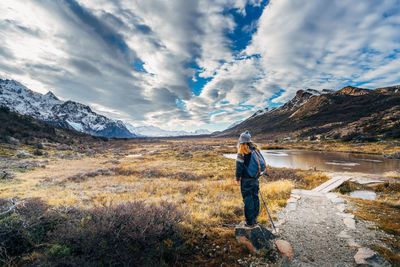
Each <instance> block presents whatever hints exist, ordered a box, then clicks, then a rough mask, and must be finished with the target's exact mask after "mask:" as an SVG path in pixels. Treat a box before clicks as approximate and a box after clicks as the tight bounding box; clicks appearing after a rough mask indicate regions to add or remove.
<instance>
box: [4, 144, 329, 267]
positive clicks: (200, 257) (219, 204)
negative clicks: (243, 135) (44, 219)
mask: <svg viewBox="0 0 400 267" xmlns="http://www.w3.org/2000/svg"><path fill="white" fill-rule="evenodd" d="M113 142H114V143H111V144H108V146H107V148H106V149H102V150H98V151H100V152H99V153H96V154H95V155H93V156H82V157H79V158H76V159H60V158H57V157H54V155H56V154H57V153H58V151H56V150H55V149H53V148H49V149H48V154H49V156H47V157H46V156H41V157H37V160H38V161H40V160H44V159H46V158H48V162H47V163H46V166H45V168H36V169H34V170H32V171H27V172H22V173H18V174H17V177H16V178H15V179H13V180H10V181H7V182H2V183H0V198H21V199H24V198H35V197H39V198H41V199H44V200H45V201H46V202H48V203H49V204H50V205H52V206H56V207H64V206H65V207H69V206H74V207H79V208H91V207H95V206H110V205H117V204H119V203H124V202H129V201H145V202H146V203H161V202H171V203H174V204H176V205H177V206H178V207H179V209H180V210H182V211H183V212H184V213H185V220H184V221H183V222H182V226H183V227H184V229H185V232H186V235H187V236H186V237H187V240H188V241H187V242H188V243H190V244H189V245H190V246H192V247H196V246H197V247H199V246H201V247H200V249H199V251H200V252H198V253H196V254H195V255H194V258H195V259H194V261H193V263H201V264H205V265H218V264H219V263H223V262H225V263H231V264H236V262H235V259H237V258H238V257H240V256H244V255H246V251H244V250H243V249H242V248H241V247H239V245H238V244H237V243H236V241H235V239H234V235H233V230H234V229H233V226H234V225H235V224H237V223H239V222H240V221H241V220H243V207H242V206H243V204H242V198H241V195H240V188H239V186H238V185H237V184H236V183H235V182H234V180H235V179H234V171H235V161H234V160H231V159H227V158H225V157H223V156H222V154H223V153H235V152H236V148H235V145H236V141H235V140H228V139H222V140H210V139H196V140H194V139H175V140H174V139H166V140H161V141H146V142H144V143H142V142H140V141H139V142H138V141H122V140H121V141H113ZM63 153H64V154H71V153H72V152H71V151H68V150H66V151H64V152H63ZM72 154H73V153H72ZM327 179H328V177H327V176H326V175H324V174H323V173H318V172H311V171H291V170H285V169H283V170H279V169H273V170H270V176H269V177H263V178H261V182H260V190H261V192H262V194H263V196H265V197H266V199H267V202H268V207H269V209H270V210H271V211H272V213H273V214H276V213H277V211H279V210H280V209H281V208H282V207H284V206H285V205H286V200H287V199H288V198H289V196H290V192H291V190H292V189H293V188H294V187H298V188H313V187H315V186H317V185H318V184H320V183H322V182H324V181H326V180H327ZM259 221H260V222H261V223H268V220H267V217H266V213H265V211H263V210H262V211H261V216H260V218H259ZM204 235H206V236H207V239H206V240H204V239H202V238H201V236H204ZM213 246H220V247H222V246H224V247H227V248H228V249H229V253H224V254H222V255H219V256H218V257H217V256H216V255H212V257H211V256H210V255H209V249H207V247H210V248H211V247H213Z"/></svg>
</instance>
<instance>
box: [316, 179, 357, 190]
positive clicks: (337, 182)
mask: <svg viewBox="0 0 400 267" xmlns="http://www.w3.org/2000/svg"><path fill="white" fill-rule="evenodd" d="M349 179H350V177H334V178H332V179H330V180H328V181H326V182H325V183H323V184H321V185H319V186H317V187H316V188H314V189H313V190H312V191H315V192H321V193H328V192H329V191H332V190H334V189H336V188H338V187H339V186H341V185H342V184H343V183H344V182H345V181H347V180H349Z"/></svg>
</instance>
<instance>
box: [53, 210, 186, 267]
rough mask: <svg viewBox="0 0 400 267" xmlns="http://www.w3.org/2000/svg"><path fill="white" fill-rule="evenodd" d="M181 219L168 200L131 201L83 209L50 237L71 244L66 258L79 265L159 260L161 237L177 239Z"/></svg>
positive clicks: (160, 259) (161, 253)
mask: <svg viewBox="0 0 400 267" xmlns="http://www.w3.org/2000/svg"><path fill="white" fill-rule="evenodd" d="M180 220H181V214H180V213H179V212H178V211H177V210H176V208H175V207H174V206H172V205H170V204H162V205H161V206H155V205H146V204H144V203H143V202H133V203H127V204H121V205H118V206H116V207H102V208H95V209H92V210H89V211H86V212H83V213H81V214H79V216H78V218H77V219H74V220H68V221H66V222H65V223H63V224H61V225H59V227H58V228H57V229H56V230H55V231H54V232H53V233H52V238H53V239H54V240H55V242H57V243H58V244H64V245H65V246H66V247H68V248H70V250H71V256H70V257H69V259H68V262H75V263H76V264H78V265H87V264H91V263H96V265H107V266H114V265H127V266H142V265H143V264H144V265H148V264H151V263H154V264H160V263H161V262H160V261H164V258H165V256H168V255H164V252H165V251H164V250H165V247H164V245H163V244H164V242H163V241H165V240H175V241H178V235H177V234H178V232H179V230H178V227H177V222H179V221H180ZM177 243H178V242H177ZM169 256H171V255H169ZM166 258H169V257H166Z"/></svg>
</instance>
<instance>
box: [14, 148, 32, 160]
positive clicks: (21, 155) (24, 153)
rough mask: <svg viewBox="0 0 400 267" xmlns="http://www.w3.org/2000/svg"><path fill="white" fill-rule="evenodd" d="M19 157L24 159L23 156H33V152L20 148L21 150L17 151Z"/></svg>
mask: <svg viewBox="0 0 400 267" xmlns="http://www.w3.org/2000/svg"><path fill="white" fill-rule="evenodd" d="M17 157H18V158H20V159H23V158H31V157H32V154H30V153H28V152H26V151H25V150H19V151H18V152H17Z"/></svg>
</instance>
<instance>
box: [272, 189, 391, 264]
mask: <svg viewBox="0 0 400 267" xmlns="http://www.w3.org/2000/svg"><path fill="white" fill-rule="evenodd" d="M344 210H345V200H344V199H342V198H340V197H338V196H337V195H336V194H335V193H319V192H313V191H309V190H297V189H296V190H293V192H292V195H291V198H290V199H289V201H288V205H287V206H286V208H285V209H284V210H283V211H282V212H281V213H280V214H279V217H278V218H279V221H278V223H277V224H278V227H279V234H280V236H281V238H282V239H285V240H287V241H289V242H290V243H291V245H292V247H293V250H294V253H295V256H294V259H293V261H292V262H291V266H356V262H355V259H354V255H355V254H356V253H357V251H358V249H359V248H360V247H361V245H360V244H364V243H369V242H371V241H372V239H375V238H376V232H375V231H373V230H370V229H369V228H367V226H366V225H365V224H363V223H360V224H358V223H357V227H356V221H355V220H354V216H353V215H352V214H349V213H345V212H344ZM357 228H358V229H357ZM364 234H365V236H366V240H360V238H359V237H360V236H363V235H364ZM375 240H376V239H375ZM357 242H359V243H357ZM383 266H387V265H385V264H384V265H383Z"/></svg>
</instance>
